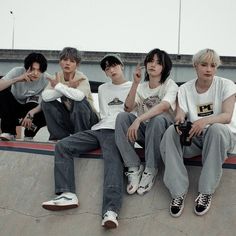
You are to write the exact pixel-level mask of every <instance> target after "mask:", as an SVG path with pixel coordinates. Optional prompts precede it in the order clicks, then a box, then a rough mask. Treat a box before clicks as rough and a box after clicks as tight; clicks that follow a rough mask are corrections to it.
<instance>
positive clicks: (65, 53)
mask: <svg viewBox="0 0 236 236" xmlns="http://www.w3.org/2000/svg"><path fill="white" fill-rule="evenodd" d="M59 58H60V60H62V59H65V58H69V59H72V60H75V61H76V63H77V64H78V63H80V62H81V56H80V53H79V51H78V50H77V49H76V48H72V47H65V48H63V49H62V50H61V51H60V53H59Z"/></svg>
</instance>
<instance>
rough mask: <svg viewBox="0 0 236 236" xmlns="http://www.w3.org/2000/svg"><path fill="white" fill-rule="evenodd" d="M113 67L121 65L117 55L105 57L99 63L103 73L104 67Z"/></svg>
mask: <svg viewBox="0 0 236 236" xmlns="http://www.w3.org/2000/svg"><path fill="white" fill-rule="evenodd" d="M114 65H123V63H122V61H121V59H120V57H119V55H107V56H105V57H104V58H103V59H102V60H101V62H100V66H101V68H102V70H103V71H105V69H106V67H109V66H114Z"/></svg>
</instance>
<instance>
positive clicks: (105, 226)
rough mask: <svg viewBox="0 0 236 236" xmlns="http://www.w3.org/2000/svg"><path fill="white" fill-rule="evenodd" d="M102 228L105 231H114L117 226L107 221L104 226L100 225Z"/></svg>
mask: <svg viewBox="0 0 236 236" xmlns="http://www.w3.org/2000/svg"><path fill="white" fill-rule="evenodd" d="M102 227H104V228H106V229H115V228H117V225H116V223H115V222H113V221H111V220H107V221H106V222H105V223H104V225H102Z"/></svg>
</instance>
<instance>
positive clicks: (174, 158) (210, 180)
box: [160, 123, 234, 198]
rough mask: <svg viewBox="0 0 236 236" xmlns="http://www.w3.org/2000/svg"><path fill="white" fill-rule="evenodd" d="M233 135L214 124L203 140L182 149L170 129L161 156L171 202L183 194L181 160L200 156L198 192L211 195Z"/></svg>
mask: <svg viewBox="0 0 236 236" xmlns="http://www.w3.org/2000/svg"><path fill="white" fill-rule="evenodd" d="M233 140H234V138H233V134H232V132H231V131H230V130H229V129H228V127H227V126H226V125H224V124H218V123H216V124H213V125H211V126H209V127H208V129H207V130H206V131H205V132H204V134H203V135H202V136H199V137H193V139H192V145H191V146H183V148H182V147H181V144H180V139H179V135H178V134H177V133H176V131H175V128H174V126H173V125H172V126H170V127H169V128H168V129H167V131H166V133H165V135H164V136H163V139H162V141H161V146H160V148H161V155H162V159H163V162H164V164H165V172H164V183H165V185H166V187H167V188H168V189H169V191H170V194H171V196H172V198H176V197H179V196H182V195H183V194H186V193H187V191H188V187H189V179H188V173H187V170H186V167H185V165H184V161H183V156H184V157H186V158H190V157H193V156H196V155H202V165H203V166H202V170H201V174H200V178H199V183H198V192H200V193H204V194H213V193H214V192H215V189H216V188H217V186H218V185H219V182H220V179H221V176H222V164H223V163H224V161H225V158H226V157H227V151H229V150H230V149H231V148H232V147H233V146H234V141H233Z"/></svg>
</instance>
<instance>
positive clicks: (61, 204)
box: [42, 192, 79, 211]
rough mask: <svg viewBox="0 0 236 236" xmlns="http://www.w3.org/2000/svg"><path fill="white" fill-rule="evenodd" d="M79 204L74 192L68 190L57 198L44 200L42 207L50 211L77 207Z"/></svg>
mask: <svg viewBox="0 0 236 236" xmlns="http://www.w3.org/2000/svg"><path fill="white" fill-rule="evenodd" d="M78 206H79V201H78V198H77V196H76V195H75V194H74V193H70V192H66V193H62V194H61V195H59V196H57V197H56V198H54V199H52V200H50V201H47V202H43V203H42V207H43V208H44V209H46V210H50V211H61V210H67V209H72V208H76V207H78Z"/></svg>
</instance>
